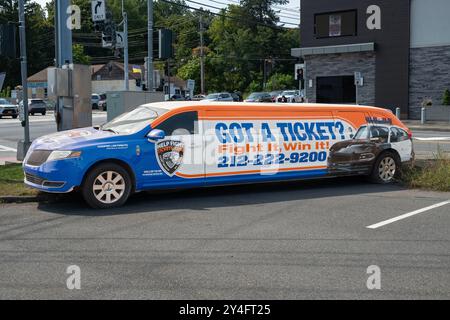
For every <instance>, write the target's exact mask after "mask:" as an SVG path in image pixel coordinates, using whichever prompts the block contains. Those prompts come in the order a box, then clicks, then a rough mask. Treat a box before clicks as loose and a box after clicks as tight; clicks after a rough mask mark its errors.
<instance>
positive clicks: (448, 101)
mask: <svg viewBox="0 0 450 320" xmlns="http://www.w3.org/2000/svg"><path fill="white" fill-rule="evenodd" d="M442 104H443V105H444V106H450V90H448V89H446V90H445V91H444V96H443V98H442Z"/></svg>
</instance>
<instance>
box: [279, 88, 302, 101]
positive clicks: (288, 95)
mask: <svg viewBox="0 0 450 320" xmlns="http://www.w3.org/2000/svg"><path fill="white" fill-rule="evenodd" d="M276 102H278V103H299V102H303V98H302V96H301V95H300V90H286V91H283V92H282V93H281V94H280V95H279V96H278V97H277V100H276Z"/></svg>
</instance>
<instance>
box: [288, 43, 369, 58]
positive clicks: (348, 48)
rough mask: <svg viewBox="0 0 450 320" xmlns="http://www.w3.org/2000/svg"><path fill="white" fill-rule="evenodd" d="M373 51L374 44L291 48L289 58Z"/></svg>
mask: <svg viewBox="0 0 450 320" xmlns="http://www.w3.org/2000/svg"><path fill="white" fill-rule="evenodd" d="M370 51H375V43H373V42H371V43H357V44H345V45H339V46H324V47H309V48H293V49H291V56H293V57H296V58H300V57H304V56H308V55H316V54H333V53H351V52H370Z"/></svg>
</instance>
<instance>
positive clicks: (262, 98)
mask: <svg viewBox="0 0 450 320" xmlns="http://www.w3.org/2000/svg"><path fill="white" fill-rule="evenodd" d="M244 102H272V97H271V96H270V94H269V93H267V92H253V93H252V94H250V95H249V96H248V97H247V99H245V100H244Z"/></svg>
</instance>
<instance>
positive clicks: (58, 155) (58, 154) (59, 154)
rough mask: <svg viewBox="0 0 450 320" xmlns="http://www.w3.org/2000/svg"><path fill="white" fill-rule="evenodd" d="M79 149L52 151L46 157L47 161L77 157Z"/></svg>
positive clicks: (79, 154)
mask: <svg viewBox="0 0 450 320" xmlns="http://www.w3.org/2000/svg"><path fill="white" fill-rule="evenodd" d="M80 156H81V151H53V152H52V153H50V155H49V156H48V158H47V161H54V160H62V159H72V158H79V157H80Z"/></svg>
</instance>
